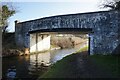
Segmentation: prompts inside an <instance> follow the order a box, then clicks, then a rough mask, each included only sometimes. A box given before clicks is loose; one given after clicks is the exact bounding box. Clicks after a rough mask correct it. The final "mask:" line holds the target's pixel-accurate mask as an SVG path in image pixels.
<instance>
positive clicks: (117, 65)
mask: <svg viewBox="0 0 120 80" xmlns="http://www.w3.org/2000/svg"><path fill="white" fill-rule="evenodd" d="M90 58H91V59H93V60H94V61H95V62H96V64H97V65H98V66H101V67H103V68H104V69H107V70H109V71H111V72H112V73H113V74H114V75H118V76H120V56H112V55H91V56H90Z"/></svg>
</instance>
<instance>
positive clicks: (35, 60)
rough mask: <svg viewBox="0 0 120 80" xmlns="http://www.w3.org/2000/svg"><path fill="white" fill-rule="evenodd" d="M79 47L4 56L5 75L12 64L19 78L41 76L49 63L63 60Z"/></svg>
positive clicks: (4, 75)
mask: <svg viewBox="0 0 120 80" xmlns="http://www.w3.org/2000/svg"><path fill="white" fill-rule="evenodd" d="M81 47H82V46H81ZM78 49H80V46H79V45H78V46H76V47H75V48H71V49H62V50H53V51H50V52H45V53H39V54H33V55H29V56H21V57H12V58H3V77H6V73H7V70H8V69H9V68H10V67H11V66H16V77H17V78H31V77H37V76H38V75H39V76H40V75H42V74H43V73H44V72H45V71H47V70H48V69H49V67H48V66H49V65H51V64H53V63H55V62H56V61H58V60H61V59H62V58H63V57H65V56H67V55H70V54H71V53H73V52H75V51H76V50H78Z"/></svg>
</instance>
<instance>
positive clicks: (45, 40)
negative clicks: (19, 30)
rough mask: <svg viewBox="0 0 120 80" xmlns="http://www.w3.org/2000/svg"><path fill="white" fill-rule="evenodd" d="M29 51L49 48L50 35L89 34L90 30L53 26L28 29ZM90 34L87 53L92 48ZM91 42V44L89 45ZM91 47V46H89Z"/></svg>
mask: <svg viewBox="0 0 120 80" xmlns="http://www.w3.org/2000/svg"><path fill="white" fill-rule="evenodd" d="M29 33H30V52H41V51H46V50H49V49H50V45H51V44H50V40H51V39H50V38H51V35H57V34H72V35H83V34H84V35H85V34H88V35H90V34H91V33H93V32H92V29H91V28H55V29H42V30H35V31H30V32H29ZM90 40H92V39H91V38H90V36H88V42H89V43H88V54H90V51H91V49H92V48H90V46H91V45H93V44H92V43H90ZM90 44H91V45H90ZM91 47H92V46H91Z"/></svg>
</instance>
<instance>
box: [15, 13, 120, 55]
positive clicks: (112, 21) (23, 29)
mask: <svg viewBox="0 0 120 80" xmlns="http://www.w3.org/2000/svg"><path fill="white" fill-rule="evenodd" d="M119 21H120V12H119V11H99V12H89V13H77V14H68V15H58V16H51V17H45V18H40V19H35V20H29V21H25V22H19V21H15V41H16V44H17V46H18V47H20V48H30V52H36V51H42V50H48V49H49V48H50V35H51V34H63V33H65V34H80V33H81V32H82V33H85V34H89V39H90V40H89V43H90V45H89V47H90V54H111V53H113V52H114V51H115V50H116V48H117V47H118V46H119V44H120V27H119V26H120V22H119Z"/></svg>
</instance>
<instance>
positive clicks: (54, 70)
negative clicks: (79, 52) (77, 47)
mask: <svg viewBox="0 0 120 80" xmlns="http://www.w3.org/2000/svg"><path fill="white" fill-rule="evenodd" d="M75 55H76V54H72V55H70V56H66V57H64V58H63V59H62V60H60V61H58V62H56V63H55V64H53V65H52V66H51V68H50V69H49V70H48V71H47V72H46V73H45V74H43V75H42V76H41V77H40V78H61V77H62V78H66V77H70V76H71V75H70V74H71V73H72V71H73V70H74V69H75V67H76V66H75V65H72V62H74V60H75ZM68 73H69V74H68Z"/></svg>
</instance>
